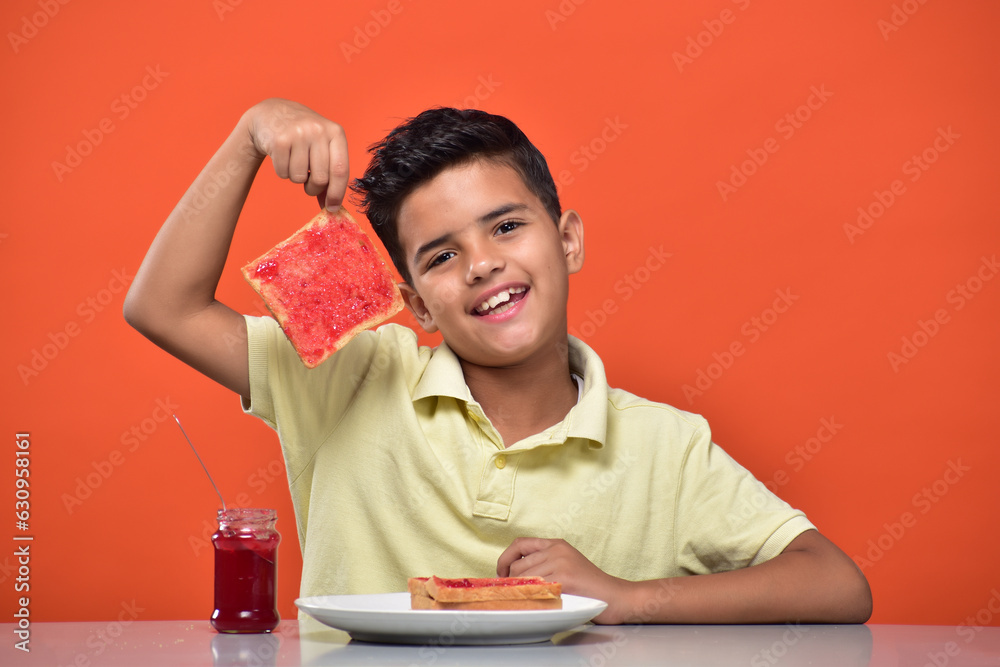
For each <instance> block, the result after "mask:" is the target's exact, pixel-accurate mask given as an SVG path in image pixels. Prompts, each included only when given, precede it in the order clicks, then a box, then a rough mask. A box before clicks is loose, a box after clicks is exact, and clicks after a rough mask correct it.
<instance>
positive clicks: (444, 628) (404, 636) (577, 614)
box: [295, 593, 608, 646]
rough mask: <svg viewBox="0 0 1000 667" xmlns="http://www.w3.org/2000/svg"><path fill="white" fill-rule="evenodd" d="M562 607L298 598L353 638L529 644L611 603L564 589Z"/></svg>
mask: <svg viewBox="0 0 1000 667" xmlns="http://www.w3.org/2000/svg"><path fill="white" fill-rule="evenodd" d="M562 601H563V608H562V609H537V610H531V611H451V610H448V611H445V610H434V609H410V594H409V593H382V594H378V595H320V596H316V597H308V598H299V599H298V600H296V601H295V604H296V605H297V606H298V608H299V609H301V610H302V611H304V612H306V613H307V614H309V615H310V616H312V617H313V618H315V619H316V620H318V621H320V622H321V623H324V624H326V625H329V626H330V627H332V628H337V629H338V630H344V631H346V632H347V633H348V634H350V635H351V637H353V638H354V639H357V640H359V641H366V642H385V643H391V644H428V645H432V646H452V645H456V644H530V643H532V642H544V641H548V640H549V639H551V638H552V635H554V634H556V633H557V632H563V631H565V630H569V629H571V628H575V627H576V626H578V625H581V624H583V623H586V622H587V621H589V620H590V619H592V618H594V617H595V616H597V615H598V614H600V613H601V612H602V611H604V609H605V608H606V607H607V606H608V603H606V602H602V601H601V600H592V599H591V598H584V597H579V596H577V595H563V596H562Z"/></svg>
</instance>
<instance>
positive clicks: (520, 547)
mask: <svg viewBox="0 0 1000 667" xmlns="http://www.w3.org/2000/svg"><path fill="white" fill-rule="evenodd" d="M552 542H553V540H547V539H544V538H541V537H519V538H517V539H516V540H514V541H513V542H511V544H510V546H509V547H507V548H506V549H504V552H503V553H502V554H500V558H498V559H497V576H498V577H514V576H518V575H517V574H511V571H512V568H513V571H514V572H517V573H522V572H524V570H525V565H526V564H525V563H523V562H521V561H522V560H523V559H526V558H527V557H528V556H531V555H532V554H534V553H537V552H539V551H541V550H543V549H545V548H546V547H547V546H549V545H550V544H551V543H552ZM515 564H516V565H515Z"/></svg>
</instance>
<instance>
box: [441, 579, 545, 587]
mask: <svg viewBox="0 0 1000 667" xmlns="http://www.w3.org/2000/svg"><path fill="white" fill-rule="evenodd" d="M435 579H437V581H436V582H435V583H437V585H438V586H441V587H443V588H484V587H486V586H526V585H529V584H544V583H546V582H544V581H541V580H539V579H530V578H525V577H502V578H493V579H438V578H437V577H435Z"/></svg>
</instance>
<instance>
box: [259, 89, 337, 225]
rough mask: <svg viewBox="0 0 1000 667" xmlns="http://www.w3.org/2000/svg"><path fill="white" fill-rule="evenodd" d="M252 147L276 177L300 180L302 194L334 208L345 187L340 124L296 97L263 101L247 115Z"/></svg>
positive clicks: (333, 209)
mask: <svg viewBox="0 0 1000 667" xmlns="http://www.w3.org/2000/svg"><path fill="white" fill-rule="evenodd" d="M245 120H246V121H247V129H248V131H249V134H250V140H251V141H252V142H253V148H254V151H255V152H256V153H257V155H258V157H260V158H261V159H263V157H264V156H265V155H269V156H271V162H272V163H273V164H274V171H275V173H277V174H278V176H280V177H281V178H287V179H289V180H290V181H292V182H293V183H303V184H305V191H306V194H308V195H310V196H313V197H316V198H317V199H318V200H319V203H320V206H323V207H325V208H327V209H329V210H331V211H336V210H337V209H338V208H339V207H340V204H341V202H343V200H344V194H345V192H346V191H347V181H348V177H349V173H348V161H347V136H346V135H345V134H344V128H342V127H341V126H340V125H338V124H337V123H334V122H333V121H331V120H328V119H326V118H324V117H323V116H321V115H319V114H318V113H316V112H315V111H313V110H312V109H309V108H307V107H305V106H303V105H301V104H299V103H297V102H292V101H289V100H282V99H277V98H273V99H269V100H264V101H263V102H261V103H260V104H257V105H255V106H254V107H253V108H251V109H250V110H249V111H248V112H247V114H246V116H245Z"/></svg>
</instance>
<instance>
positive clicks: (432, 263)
mask: <svg viewBox="0 0 1000 667" xmlns="http://www.w3.org/2000/svg"><path fill="white" fill-rule="evenodd" d="M454 254H455V253H453V252H451V251H448V252H443V253H441V254H440V255H435V256H434V258H433V259H432V260H431V261H430V263H429V264H428V265H427V268H429V269H432V268H434V267H435V266H437V265H438V264H441V263H442V262H444V261H447V260H449V259H451V256H452V255H454Z"/></svg>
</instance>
